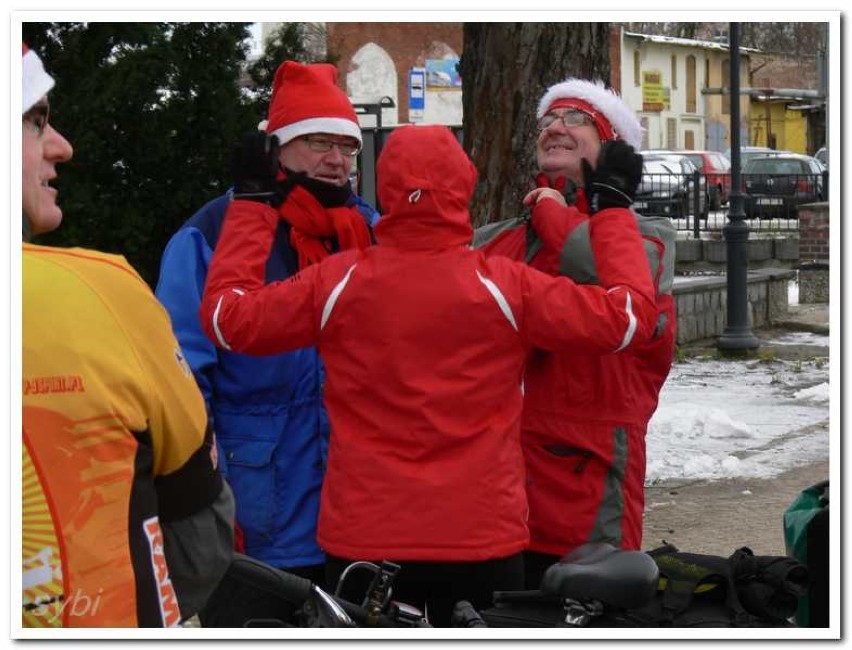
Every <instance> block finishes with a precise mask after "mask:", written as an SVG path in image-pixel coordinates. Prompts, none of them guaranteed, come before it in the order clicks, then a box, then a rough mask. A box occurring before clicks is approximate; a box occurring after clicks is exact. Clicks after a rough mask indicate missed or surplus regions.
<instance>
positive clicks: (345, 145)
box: [302, 135, 361, 156]
mask: <svg viewBox="0 0 852 650" xmlns="http://www.w3.org/2000/svg"><path fill="white" fill-rule="evenodd" d="M302 140H304V141H305V142H306V143H307V144H308V148H309V149H310V150H311V151H316V152H317V153H328V152H329V151H331V150H332V148H333V147H337V150H338V151H339V152H340V153H342V154H343V155H344V156H357V155H358V154H359V153H360V152H361V143H360V142H358V141H357V140H355V141H349V142H336V141H335V140H331V139H329V138H326V137H324V136H321V135H320V136H317V135H306V136H305V137H303V138H302Z"/></svg>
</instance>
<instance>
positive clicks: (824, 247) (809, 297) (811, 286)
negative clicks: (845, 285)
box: [799, 203, 830, 304]
mask: <svg viewBox="0 0 852 650" xmlns="http://www.w3.org/2000/svg"><path fill="white" fill-rule="evenodd" d="M829 234H830V223H829V206H828V203H811V204H808V205H803V206H801V207H800V208H799V241H800V245H799V302H800V303H801V304H810V303H822V302H826V303H827V302H828V290H829V283H828V277H829V267H828V262H829V243H828V237H829Z"/></svg>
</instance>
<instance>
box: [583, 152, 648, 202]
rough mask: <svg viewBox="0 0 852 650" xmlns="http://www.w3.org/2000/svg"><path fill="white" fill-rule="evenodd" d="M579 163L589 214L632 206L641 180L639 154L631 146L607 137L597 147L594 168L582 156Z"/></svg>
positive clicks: (640, 157) (640, 159)
mask: <svg viewBox="0 0 852 650" xmlns="http://www.w3.org/2000/svg"><path fill="white" fill-rule="evenodd" d="M580 164H581V165H582V168H583V181H584V183H585V189H586V197H587V198H588V201H589V213H590V214H595V213H596V212H599V211H600V210H603V209H605V208H629V207H630V206H631V205H633V199H634V198H635V196H636V188H637V187H638V186H639V182H640V181H641V180H642V156H641V155H640V154H638V153H636V151H635V150H634V149H633V147H631V146H630V145H629V144H627V143H626V142H623V141H622V140H610V141H609V142H605V143H604V145H603V146H602V147H601V152H600V155H599V156H598V163H597V167H596V168H595V169H592V166H591V165H590V164H589V161H588V160H586V159H585V158H583V159H582V160H581V161H580Z"/></svg>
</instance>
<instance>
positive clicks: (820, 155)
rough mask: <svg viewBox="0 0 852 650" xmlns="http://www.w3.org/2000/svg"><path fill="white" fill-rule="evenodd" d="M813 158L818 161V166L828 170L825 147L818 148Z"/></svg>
mask: <svg viewBox="0 0 852 650" xmlns="http://www.w3.org/2000/svg"><path fill="white" fill-rule="evenodd" d="M814 158H816V159H817V160H819V162H820V164H821V165H822V166H823V167H825V168H826V169H828V149H826V148H825V147H820V148H819V149H817V152H816V153H815V154H814Z"/></svg>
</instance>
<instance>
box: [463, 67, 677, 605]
mask: <svg viewBox="0 0 852 650" xmlns="http://www.w3.org/2000/svg"><path fill="white" fill-rule="evenodd" d="M538 118H539V124H538V126H539V136H538V139H537V141H536V158H537V162H538V166H539V174H538V176H537V178H536V181H537V185H538V187H537V188H536V189H535V190H533V191H532V192H530V193H529V194H528V195H527V196H526V197H525V199H524V203H525V204H527V205H528V206H531V208H532V209H531V216H528V217H522V218H518V219H510V220H506V221H501V222H497V223H494V224H489V225H486V226H484V227H482V228H480V229H479V230H478V231H477V233H476V239H475V244H476V245H477V246H478V247H480V248H481V249H482V250H483V252H484V253H485V254H486V255H488V256H489V257H490V256H492V255H506V256H509V257H511V258H513V259H517V260H523V261H526V262H527V263H529V265H530V266H532V267H533V268H536V269H539V270H541V271H544V272H545V273H548V274H551V275H565V276H568V277H570V278H573V279H574V280H575V281H576V282H579V283H584V284H585V283H589V284H598V283H599V282H600V275H599V273H598V263H599V260H598V259H597V256H596V252H595V251H593V250H592V247H590V245H589V224H590V223H591V222H590V214H591V213H592V212H594V209H595V208H594V205H593V200H594V197H590V196H588V194H587V192H586V190H585V188H584V187H583V175H584V171H583V166H584V160H585V161H587V162H592V161H596V160H597V158H598V151H600V149H601V147H602V146H605V143H607V142H611V141H613V140H615V141H623V142H627V143H628V144H630V145H632V146H633V147H635V148H637V149H638V148H639V147H640V146H641V143H642V128H641V126H640V124H639V121H638V120H637V119H636V115H635V113H634V111H633V110H632V109H631V108H630V107H629V106H627V104H626V103H625V102H624V101H623V100H622V99H621V98H620V97H619V96H618V95H617V94H615V93H614V92H613V91H611V90H609V89H606V88H605V87H604V86H603V84H602V83H600V82H597V83H595V82H590V81H586V80H582V79H573V78H572V79H567V80H566V81H564V82H562V83H558V84H556V85H554V86H552V87H551V88H549V89H548V90H547V91H546V93H545V94H544V96H543V97H542V99H541V101H540V102H539V106H538ZM544 196H546V197H549V198H552V199H553V200H552V201H542V202H538V203H537V201H540V199H541V198H542V197H544ZM634 220H635V222H636V223H638V226H639V229H640V231H641V233H642V236H643V240H644V243H645V247H646V252H647V259H634V260H633V263H634V264H635V265H634V266H633V267H632V270H633V273H634V275H635V276H637V277H638V276H639V275H643V276H646V275H648V270H649V266H650V270H651V275H652V277H653V280H654V285H655V289H656V292H657V293H656V300H657V328H656V330H655V333H654V336H653V338H652V339H651V340H650V341H647V342H645V343H643V344H642V345H638V346H632V347H631V348H630V349H627V350H622V351H620V352H619V353H618V354H614V355H608V356H603V357H602V356H599V355H597V354H595V353H594V352H591V353H590V354H586V353H585V351H582V352H581V351H577V350H572V351H571V352H570V353H566V352H560V351H557V352H552V351H544V350H536V351H535V352H534V353H533V355H532V356H531V358H530V362H529V364H528V366H527V371H526V375H525V377H524V386H525V389H526V392H525V396H524V413H523V424H522V435H521V441H522V444H523V449H524V459H525V462H526V469H527V497H528V499H529V506H530V517H529V527H530V539H531V541H530V547H529V551H528V552H527V553H526V555H525V565H526V572H527V585H526V586H527V588H528V589H536V588H538V586H539V583H540V581H541V576H542V574H543V572H544V570H545V569H546V568H547V567H548V566H550V565H551V564H553V563H554V562H557V561H558V560H559V558H560V557H562V556H563V555H564V554H565V553H567V552H568V551H570V550H571V549H572V548H574V547H576V546H578V545H580V544H582V543H584V542H608V543H611V544H613V545H615V546H620V547H622V548H626V549H638V548H640V546H641V543H642V514H643V510H644V503H645V500H644V481H645V432H646V430H647V424H648V421H649V420H650V418H651V416H652V415H653V414H654V411H655V410H656V408H657V400H658V397H659V393H660V389H661V388H662V386H663V383H664V382H665V379H666V377H667V376H668V372H669V369H670V367H671V363H672V356H673V352H674V342H675V327H676V318H675V309H674V301H673V299H672V295H671V285H672V276H673V273H674V228H673V226H672V224H671V222H670V221H669V220H668V219H667V218H664V217H645V216H642V215H638V214H635V213H634ZM592 222H593V221H592Z"/></svg>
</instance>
